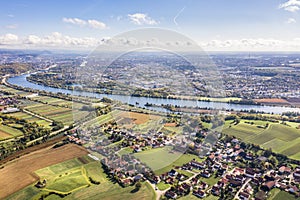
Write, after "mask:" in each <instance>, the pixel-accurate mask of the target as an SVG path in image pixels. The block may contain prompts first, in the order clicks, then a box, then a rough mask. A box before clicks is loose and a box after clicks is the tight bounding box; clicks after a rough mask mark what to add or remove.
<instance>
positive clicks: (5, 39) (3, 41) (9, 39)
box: [0, 33, 19, 45]
mask: <svg viewBox="0 0 300 200" xmlns="http://www.w3.org/2000/svg"><path fill="white" fill-rule="evenodd" d="M18 40H19V37H18V36H17V35H14V34H11V33H7V34H5V35H2V36H0V45H7V44H8V45H10V44H16V43H17V42H18Z"/></svg>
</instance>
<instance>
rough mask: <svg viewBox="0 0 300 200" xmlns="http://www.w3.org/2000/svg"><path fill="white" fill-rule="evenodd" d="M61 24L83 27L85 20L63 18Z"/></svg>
mask: <svg viewBox="0 0 300 200" xmlns="http://www.w3.org/2000/svg"><path fill="white" fill-rule="evenodd" d="M63 22H65V23H69V24H74V25H80V26H83V25H85V24H86V21H85V20H82V19H78V18H65V17H64V18H63Z"/></svg>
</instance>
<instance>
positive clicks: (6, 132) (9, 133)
mask: <svg viewBox="0 0 300 200" xmlns="http://www.w3.org/2000/svg"><path fill="white" fill-rule="evenodd" d="M1 132H2V133H1ZM21 135H23V132H22V131H20V130H19V129H16V128H13V127H10V126H6V125H2V124H1V125H0V140H3V139H8V138H12V137H17V136H21Z"/></svg>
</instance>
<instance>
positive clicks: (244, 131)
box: [223, 120, 300, 159]
mask: <svg viewBox="0 0 300 200" xmlns="http://www.w3.org/2000/svg"><path fill="white" fill-rule="evenodd" d="M246 121H247V122H253V124H252V125H251V124H249V123H245V122H246ZM231 122H232V121H226V123H225V125H224V128H223V133H225V134H227V135H233V136H235V137H237V138H240V139H242V140H243V141H245V142H250V143H253V144H258V145H260V146H262V147H264V148H271V149H272V150H273V151H275V152H277V153H282V154H284V155H287V156H289V157H291V158H294V159H300V154H299V151H300V149H299V146H300V130H299V129H296V128H295V127H298V125H299V124H295V123H292V124H288V125H283V124H279V123H272V122H264V121H257V120H241V122H240V123H239V124H237V125H234V124H230V123H231ZM266 123H269V126H268V127H267V128H264V126H265V125H266Z"/></svg>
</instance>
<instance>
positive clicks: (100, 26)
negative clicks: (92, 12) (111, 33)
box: [87, 19, 107, 29]
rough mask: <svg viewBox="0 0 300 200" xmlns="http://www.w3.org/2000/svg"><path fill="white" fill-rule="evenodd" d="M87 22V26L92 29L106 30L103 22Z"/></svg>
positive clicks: (92, 20)
mask: <svg viewBox="0 0 300 200" xmlns="http://www.w3.org/2000/svg"><path fill="white" fill-rule="evenodd" d="M87 22H88V25H89V26H90V27H92V28H98V29H105V28H107V27H106V24H104V23H103V22H100V21H97V20H94V19H91V20H88V21H87Z"/></svg>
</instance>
